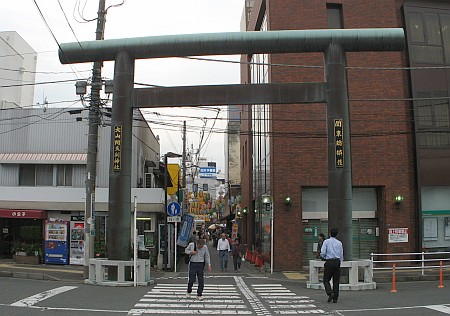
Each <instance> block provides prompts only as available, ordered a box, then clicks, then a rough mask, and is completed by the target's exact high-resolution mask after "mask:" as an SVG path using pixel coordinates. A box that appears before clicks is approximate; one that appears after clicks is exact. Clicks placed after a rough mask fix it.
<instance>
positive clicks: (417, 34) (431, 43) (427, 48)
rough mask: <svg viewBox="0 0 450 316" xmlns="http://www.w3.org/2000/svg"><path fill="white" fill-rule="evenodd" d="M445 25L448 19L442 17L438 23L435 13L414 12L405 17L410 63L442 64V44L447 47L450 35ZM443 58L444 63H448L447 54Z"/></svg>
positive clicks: (438, 19)
mask: <svg viewBox="0 0 450 316" xmlns="http://www.w3.org/2000/svg"><path fill="white" fill-rule="evenodd" d="M446 23H447V24H448V17H447V18H446V17H445V16H443V17H442V18H441V21H440V18H439V15H438V14H435V13H419V12H414V13H410V14H408V15H407V27H408V36H409V38H410V42H411V45H410V47H409V49H410V56H411V61H412V62H416V63H422V64H426V63H428V64H443V63H444V47H443V42H444V43H445V45H448V42H449V38H448V37H449V35H450V33H449V32H448V30H447V28H448V26H447V27H446V25H445V24H446ZM441 24H442V26H441ZM445 56H446V62H449V60H448V53H446V54H445Z"/></svg>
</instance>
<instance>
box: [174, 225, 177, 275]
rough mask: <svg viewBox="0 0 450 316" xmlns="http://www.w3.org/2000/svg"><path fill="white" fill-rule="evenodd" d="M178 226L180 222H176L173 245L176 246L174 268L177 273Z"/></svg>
mask: <svg viewBox="0 0 450 316" xmlns="http://www.w3.org/2000/svg"><path fill="white" fill-rule="evenodd" d="M177 224H178V222H175V235H174V236H173V244H174V246H173V247H174V248H175V263H174V268H175V272H177Z"/></svg>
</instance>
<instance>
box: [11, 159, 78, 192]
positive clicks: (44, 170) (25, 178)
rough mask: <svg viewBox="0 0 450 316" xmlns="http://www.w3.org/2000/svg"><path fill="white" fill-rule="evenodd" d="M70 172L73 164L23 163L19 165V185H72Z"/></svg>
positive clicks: (71, 172)
mask: <svg viewBox="0 0 450 316" xmlns="http://www.w3.org/2000/svg"><path fill="white" fill-rule="evenodd" d="M72 174H73V165H45V164H36V165H32V164H23V165H20V166H19V186H31V187H34V186H49V187H51V186H72ZM54 175H56V177H54Z"/></svg>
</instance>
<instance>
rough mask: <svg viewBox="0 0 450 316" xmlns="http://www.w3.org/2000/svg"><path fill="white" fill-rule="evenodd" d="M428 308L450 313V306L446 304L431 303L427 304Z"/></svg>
mask: <svg viewBox="0 0 450 316" xmlns="http://www.w3.org/2000/svg"><path fill="white" fill-rule="evenodd" d="M426 308H429V309H432V310H435V311H438V312H441V313H444V314H450V307H449V306H445V305H429V306H426Z"/></svg>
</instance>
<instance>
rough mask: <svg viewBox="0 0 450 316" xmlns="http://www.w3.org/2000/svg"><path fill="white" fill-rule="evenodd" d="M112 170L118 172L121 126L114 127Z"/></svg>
mask: <svg viewBox="0 0 450 316" xmlns="http://www.w3.org/2000/svg"><path fill="white" fill-rule="evenodd" d="M113 146H114V151H113V155H114V157H113V170H114V171H120V167H121V154H122V126H115V127H114V143H113Z"/></svg>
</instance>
